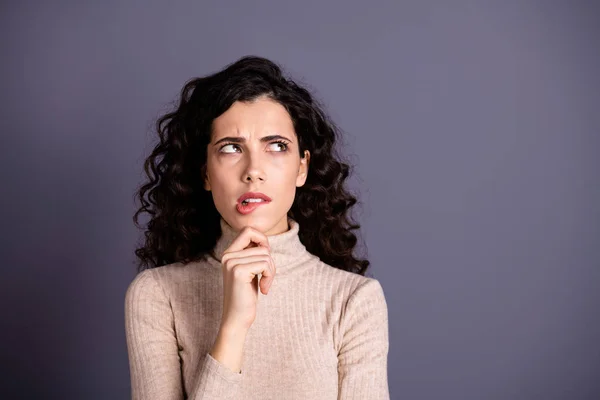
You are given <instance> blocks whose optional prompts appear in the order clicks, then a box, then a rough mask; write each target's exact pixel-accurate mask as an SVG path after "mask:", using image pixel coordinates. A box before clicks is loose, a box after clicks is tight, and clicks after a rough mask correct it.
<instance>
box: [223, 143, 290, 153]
mask: <svg viewBox="0 0 600 400" xmlns="http://www.w3.org/2000/svg"><path fill="white" fill-rule="evenodd" d="M275 143H280V144H282V145H283V146H284V149H283V150H281V151H276V152H275V153H284V152H286V151H288V148H289V147H288V146H289V143H288V142H286V141H285V140H275V141H273V142H270V143H269V144H275ZM229 145H234V146H238V144H237V143H233V142H229V143H224V144H223V146H221V147H220V148H219V152H221V151H222V150H223V147H225V146H229ZM225 154H227V153H225Z"/></svg>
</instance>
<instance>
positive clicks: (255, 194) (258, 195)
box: [238, 192, 271, 204]
mask: <svg viewBox="0 0 600 400" xmlns="http://www.w3.org/2000/svg"><path fill="white" fill-rule="evenodd" d="M246 199H263V200H265V201H271V198H270V197H269V196H267V195H266V194H264V193H260V192H246V193H244V194H243V195H241V196H240V198H239V199H238V204H239V203H241V202H242V201H244V200H246Z"/></svg>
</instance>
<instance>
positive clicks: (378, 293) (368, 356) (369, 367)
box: [338, 278, 390, 400]
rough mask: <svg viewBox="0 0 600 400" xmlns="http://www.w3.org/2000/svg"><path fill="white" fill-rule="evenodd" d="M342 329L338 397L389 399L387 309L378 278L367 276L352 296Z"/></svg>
mask: <svg viewBox="0 0 600 400" xmlns="http://www.w3.org/2000/svg"><path fill="white" fill-rule="evenodd" d="M340 332H341V334H342V341H341V344H340V350H339V353H338V379H339V389H338V399H339V400H350V399H357V400H359V399H360V400H362V399H369V400H389V398H390V394H389V388H388V376H387V356H388V351H389V331H388V309H387V303H386V300H385V297H384V292H383V288H382V287H381V284H380V283H379V281H377V280H376V279H374V278H367V280H365V281H364V282H363V283H361V284H360V285H359V286H358V287H357V288H356V290H355V291H354V293H352V294H351V295H350V297H349V298H348V301H347V303H346V306H345V307H344V309H343V311H342V315H341V319H340Z"/></svg>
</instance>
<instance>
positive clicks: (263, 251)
mask: <svg viewBox="0 0 600 400" xmlns="http://www.w3.org/2000/svg"><path fill="white" fill-rule="evenodd" d="M258 255H270V251H269V249H267V248H266V247H263V246H258V247H252V248H250V249H244V250H240V251H230V250H227V251H226V252H224V253H223V257H222V258H221V262H222V263H225V262H226V261H227V260H229V259H233V258H242V257H249V256H258Z"/></svg>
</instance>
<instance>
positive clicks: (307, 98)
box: [133, 56, 370, 275]
mask: <svg viewBox="0 0 600 400" xmlns="http://www.w3.org/2000/svg"><path fill="white" fill-rule="evenodd" d="M264 95H266V96H268V97H269V98H271V99H273V100H275V101H277V102H279V103H280V104H282V105H283V106H284V107H285V108H286V110H287V111H288V113H289V114H290V116H291V119H292V121H293V126H294V129H295V132H296V136H297V138H298V142H299V150H300V156H301V157H302V156H303V154H304V150H309V151H310V154H311V159H310V166H309V168H308V176H307V179H306V182H305V184H304V185H303V186H301V187H298V188H296V190H297V192H296V196H295V199H294V203H293V204H292V207H291V209H290V210H289V212H288V216H289V217H291V218H293V219H295V220H296V221H298V223H299V224H300V231H299V237H300V240H301V242H302V243H303V244H304V246H305V247H306V249H307V250H308V251H309V252H310V253H312V254H313V255H316V256H318V257H319V258H320V259H321V260H322V261H323V262H325V263H327V264H329V265H331V266H333V267H335V268H339V269H342V270H346V271H350V272H354V273H357V274H360V275H365V274H366V272H367V268H368V267H369V264H370V262H369V261H368V260H366V259H358V258H355V257H354V255H353V250H354V247H355V246H356V243H357V237H356V235H355V234H354V233H353V232H352V231H353V230H356V229H359V228H360V225H359V224H357V223H355V222H353V221H352V218H351V216H350V215H349V211H350V208H351V207H352V206H354V205H355V204H356V202H357V199H356V197H354V196H353V195H352V194H351V193H350V192H349V191H348V190H347V189H346V187H345V181H346V179H347V178H348V176H349V175H350V170H351V166H350V165H349V164H346V163H344V162H341V161H340V160H339V157H338V156H337V151H336V149H335V148H334V145H335V143H336V140H337V139H338V137H339V135H340V133H339V128H337V127H336V126H335V124H334V123H333V122H332V121H331V120H330V119H329V118H328V117H327V115H326V114H325V112H324V111H323V107H322V106H320V104H319V102H318V101H317V100H316V99H315V98H313V96H311V94H310V93H309V92H308V91H307V90H306V89H305V88H303V87H301V86H299V85H298V84H297V83H295V82H294V81H293V80H291V79H289V78H286V77H285V76H284V75H283V74H282V69H281V67H280V66H278V65H277V64H275V63H274V62H272V61H270V60H268V59H266V58H262V57H257V56H245V57H242V58H241V59H239V60H238V61H236V62H233V63H231V64H229V65H228V66H226V67H225V68H224V69H223V70H221V71H219V72H216V73H214V74H212V75H208V76H205V77H200V78H194V79H191V80H189V81H188V82H187V83H186V84H185V86H184V87H183V89H182V91H181V94H180V98H179V103H178V104H177V106H176V109H175V110H173V111H171V112H168V113H166V114H164V115H162V116H161V117H160V118H159V119H158V121H157V122H156V130H157V133H158V136H159V142H158V143H157V144H156V146H155V147H154V149H153V150H152V152H151V154H150V155H149V156H148V158H147V159H146V160H145V161H144V171H145V173H146V175H147V177H148V178H149V180H148V181H147V182H146V183H144V184H143V185H142V186H140V187H139V189H137V191H136V192H135V198H136V199H139V201H140V203H141V206H140V207H139V209H138V210H137V211H136V213H135V215H134V217H133V220H134V223H135V224H136V226H137V227H138V228H142V227H141V226H140V224H139V222H138V217H139V215H140V214H141V213H148V214H149V215H150V220H149V221H148V223H147V226H146V229H145V231H144V237H145V243H144V244H143V245H142V246H141V247H138V248H137V249H136V250H135V254H136V256H137V257H138V266H137V269H138V272H139V271H141V270H143V269H147V268H155V267H158V266H162V265H167V264H171V263H174V262H182V263H184V264H185V263H188V262H191V261H195V260H199V259H203V258H204V257H205V256H206V255H207V254H209V253H210V252H211V251H212V249H213V248H214V246H215V245H216V243H217V240H218V239H219V237H220V236H221V227H220V224H219V220H220V214H219V212H218V211H217V209H216V207H215V205H214V201H213V198H212V194H211V193H210V192H209V191H206V190H205V189H204V187H203V177H204V176H205V175H204V171H205V168H206V161H207V146H208V144H209V142H210V139H211V129H212V122H213V120H214V119H215V118H217V117H218V116H219V115H221V114H222V113H224V112H225V111H226V110H227V109H228V108H229V107H230V106H231V105H232V104H233V103H234V102H235V101H242V102H246V101H252V100H254V99H256V98H258V97H260V96H264Z"/></svg>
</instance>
